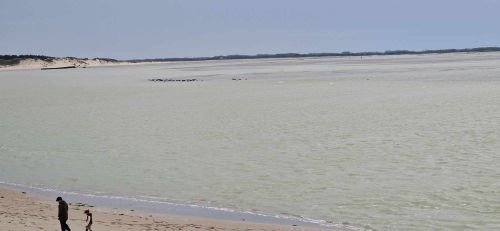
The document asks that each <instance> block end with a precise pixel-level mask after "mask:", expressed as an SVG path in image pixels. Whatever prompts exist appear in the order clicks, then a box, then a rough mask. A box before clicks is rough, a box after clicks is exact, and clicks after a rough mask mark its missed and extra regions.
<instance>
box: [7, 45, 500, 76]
mask: <svg viewBox="0 0 500 231" xmlns="http://www.w3.org/2000/svg"><path fill="white" fill-rule="evenodd" d="M485 52H500V47H477V48H464V49H435V50H421V51H410V50H390V51H384V52H349V51H345V52H340V53H330V52H325V53H279V54H257V55H219V56H211V57H184V58H151V59H150V58H146V59H128V60H118V59H110V58H93V59H89V58H76V57H52V56H45V55H0V71H1V70H20V69H22V70H25V69H41V68H58V67H62V66H72V65H74V66H76V67H92V66H111V65H113V66H114V65H131V64H143V63H161V62H182V61H214V60H241V59H278V58H314V57H363V56H389V55H423V54H453V53H485Z"/></svg>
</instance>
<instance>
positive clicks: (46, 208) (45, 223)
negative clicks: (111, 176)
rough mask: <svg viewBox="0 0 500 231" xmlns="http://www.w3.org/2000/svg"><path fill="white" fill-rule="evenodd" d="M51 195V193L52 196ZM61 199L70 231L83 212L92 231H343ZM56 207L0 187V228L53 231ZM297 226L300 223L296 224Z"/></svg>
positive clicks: (33, 195) (81, 220) (80, 224)
mask: <svg viewBox="0 0 500 231" xmlns="http://www.w3.org/2000/svg"><path fill="white" fill-rule="evenodd" d="M53 193H54V192H53ZM62 196H63V198H65V199H66V201H67V202H68V203H69V204H70V211H69V214H70V219H69V221H68V223H69V224H70V227H71V228H72V229H75V228H76V229H78V227H81V228H83V227H84V226H85V216H84V215H83V211H84V210H86V209H90V210H91V211H92V212H93V214H94V225H93V228H95V230H108V231H114V230H116V231H118V230H120V231H122V230H297V231H298V230H311V231H320V230H345V229H334V228H330V227H313V226H312V225H313V224H311V226H307V225H306V226H304V223H302V224H293V222H292V223H289V224H282V223H274V222H273V223H267V222H265V223H264V222H253V221H248V220H244V219H243V220H230V219H211V218H204V217H197V216H188V215H176V214H166V213H154V212H144V210H143V209H142V208H139V209H132V208H128V209H124V208H114V207H113V208H112V207H103V206H100V205H95V204H89V203H83V202H82V201H75V198H74V197H65V195H62ZM56 214H57V203H56V202H55V201H52V200H51V197H49V194H46V195H39V194H36V193H33V192H32V191H27V190H26V191H20V188H13V187H10V186H6V185H3V184H2V185H0V218H1V219H0V228H2V230H6V231H11V230H12V231H15V230H54V229H57V227H58V225H59V224H58V221H57V217H56ZM297 223H300V222H297Z"/></svg>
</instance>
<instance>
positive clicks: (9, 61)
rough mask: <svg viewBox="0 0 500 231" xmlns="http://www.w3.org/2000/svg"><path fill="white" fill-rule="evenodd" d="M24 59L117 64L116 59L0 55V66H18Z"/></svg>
mask: <svg viewBox="0 0 500 231" xmlns="http://www.w3.org/2000/svg"><path fill="white" fill-rule="evenodd" d="M26 59H33V60H41V61H45V62H49V63H51V62H54V61H55V60H57V59H69V60H75V61H85V60H102V61H107V62H119V61H118V60H116V59H109V58H93V59H89V58H76V57H63V58H57V57H52V56H45V55H0V66H14V65H17V64H19V63H20V62H21V61H22V60H26Z"/></svg>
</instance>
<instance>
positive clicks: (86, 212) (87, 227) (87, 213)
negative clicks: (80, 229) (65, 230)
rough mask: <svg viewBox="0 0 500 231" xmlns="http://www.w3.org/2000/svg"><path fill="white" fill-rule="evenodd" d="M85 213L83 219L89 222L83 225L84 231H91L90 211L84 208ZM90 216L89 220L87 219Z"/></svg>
mask: <svg viewBox="0 0 500 231" xmlns="http://www.w3.org/2000/svg"><path fill="white" fill-rule="evenodd" d="M84 213H85V215H87V219H86V220H85V221H88V222H89V223H88V224H87V226H85V231H92V229H91V228H92V213H91V212H90V210H88V209H87V210H85V212H84ZM89 218H90V220H89Z"/></svg>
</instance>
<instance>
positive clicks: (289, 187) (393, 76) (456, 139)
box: [0, 53, 500, 230]
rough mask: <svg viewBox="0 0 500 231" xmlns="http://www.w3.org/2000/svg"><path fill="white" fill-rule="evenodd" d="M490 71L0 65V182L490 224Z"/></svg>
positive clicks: (499, 88)
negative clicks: (185, 80)
mask: <svg viewBox="0 0 500 231" xmlns="http://www.w3.org/2000/svg"><path fill="white" fill-rule="evenodd" d="M235 77H236V78H243V79H245V78H247V79H248V80H242V81H232V80H231V78H235ZM148 78H198V79H202V80H204V81H199V82H189V83H159V82H149V81H147V79H148ZM499 80H500V54H497V53H488V54H482V55H472V54H471V55H464V54H458V55H427V56H400V57H372V58H370V57H369V58H364V59H363V60H362V61H361V60H358V59H355V58H352V59H347V58H344V59H339V58H321V59H282V60H248V61H220V62H186V63H170V64H159V65H138V66H128V67H103V68H87V69H72V70H53V71H38V70H36V71H14V72H0V111H1V113H0V181H4V182H13V183H19V184H25V185H36V186H40V187H46V188H53V189H58V190H65V191H74V192H81V193H95V194H100V195H102V194H103V195H118V196H127V197H135V198H143V199H144V198H149V199H151V200H160V201H169V202H179V203H184V204H196V205H203V206H213V207H221V208H231V209H236V210H240V211H253V212H256V213H262V214H269V215H283V216H290V217H303V218H308V219H314V220H323V221H324V222H327V223H328V222H329V223H333V224H339V223H343V222H348V223H352V224H356V225H359V226H365V225H369V226H371V227H374V228H376V229H380V230H429V229H444V230H464V229H478V230H498V229H500V168H499V167H498V166H500V155H499V154H500V153H499V150H500V132H499V131H500V81H499Z"/></svg>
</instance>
